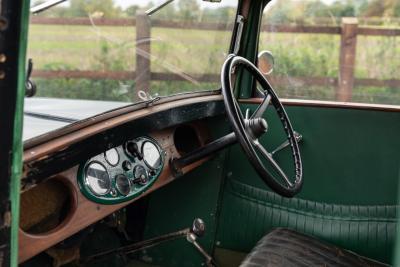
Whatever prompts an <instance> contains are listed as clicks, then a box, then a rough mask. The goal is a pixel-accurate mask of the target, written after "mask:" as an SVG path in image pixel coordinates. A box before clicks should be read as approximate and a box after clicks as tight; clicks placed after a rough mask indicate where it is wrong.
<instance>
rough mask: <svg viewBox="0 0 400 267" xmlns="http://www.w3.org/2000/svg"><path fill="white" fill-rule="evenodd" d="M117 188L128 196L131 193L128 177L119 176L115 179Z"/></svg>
mask: <svg viewBox="0 0 400 267" xmlns="http://www.w3.org/2000/svg"><path fill="white" fill-rule="evenodd" d="M115 187H116V188H117V189H118V192H120V193H121V194H122V195H124V196H127V195H128V194H129V193H130V192H131V183H130V182H129V179H128V177H126V176H125V175H122V174H119V175H117V176H116V177H115Z"/></svg>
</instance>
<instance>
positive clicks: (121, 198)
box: [77, 136, 165, 205]
mask: <svg viewBox="0 0 400 267" xmlns="http://www.w3.org/2000/svg"><path fill="white" fill-rule="evenodd" d="M132 141H133V142H136V143H137V144H138V147H139V148H140V150H142V146H143V144H144V143H145V142H146V141H148V142H151V143H153V144H154V145H155V146H156V147H157V149H158V151H159V153H160V155H161V164H160V166H159V167H158V168H157V169H150V168H149V167H148V166H147V164H146V163H145V162H144V159H142V160H139V159H138V158H134V157H132V156H131V155H129V154H128V153H127V152H126V151H125V147H124V146H125V144H123V145H120V146H118V147H114V148H115V149H116V150H117V151H118V155H119V160H118V164H116V165H115V166H112V165H110V164H109V163H108V162H107V160H106V158H105V152H106V151H104V152H103V153H101V154H99V155H97V156H94V157H92V158H91V159H89V160H88V161H86V162H85V163H84V164H81V165H80V166H79V168H78V175H77V180H78V186H79V189H80V190H81V192H82V194H83V195H84V196H85V197H86V198H88V199H89V200H91V201H93V202H96V203H99V204H107V205H111V204H118V203H123V202H126V201H129V200H131V199H134V198H136V197H138V196H140V195H141V194H143V193H144V192H146V191H147V190H148V189H149V188H150V187H151V186H152V185H153V184H154V182H155V181H156V180H157V178H158V177H159V176H160V173H161V171H162V170H163V168H164V160H165V152H164V150H163V149H162V148H161V147H160V146H159V144H158V143H157V142H156V141H155V140H154V139H152V138H150V137H147V136H144V137H139V138H135V139H133V140H132ZM110 149H112V148H110ZM124 161H129V162H130V163H131V165H132V168H131V170H129V171H125V170H124V169H123V167H122V163H123V162H124ZM93 162H98V163H101V164H102V165H103V166H104V167H105V168H106V170H107V173H108V175H109V177H110V181H111V188H114V189H115V191H116V193H117V195H116V196H113V195H112V194H111V190H110V192H108V193H107V194H105V195H103V196H98V195H96V194H94V193H92V191H91V190H90V188H89V187H88V186H87V184H86V183H85V174H86V169H87V167H88V166H89V165H90V164H91V163H93ZM138 165H140V166H143V167H144V168H145V169H146V171H147V173H148V178H149V181H148V182H147V184H146V185H138V184H133V183H131V192H130V193H129V194H128V195H126V196H125V195H122V194H121V193H120V192H119V191H118V190H117V188H116V185H115V177H116V176H117V175H119V174H123V175H125V176H126V177H128V179H129V180H130V181H132V180H133V179H134V174H133V170H134V169H135V167H136V166H138ZM149 170H152V171H154V175H150V174H149Z"/></svg>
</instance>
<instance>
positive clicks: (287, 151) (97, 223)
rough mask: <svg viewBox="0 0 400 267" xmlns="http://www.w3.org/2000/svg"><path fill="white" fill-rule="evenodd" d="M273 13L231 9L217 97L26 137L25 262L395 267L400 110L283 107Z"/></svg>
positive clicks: (213, 93) (126, 108) (195, 97)
mask: <svg viewBox="0 0 400 267" xmlns="http://www.w3.org/2000/svg"><path fill="white" fill-rule="evenodd" d="M167 2H171V1H166V2H165V1H164V3H161V5H159V6H157V5H156V6H155V7H154V8H153V9H152V10H150V11H148V12H150V13H153V12H154V13H155V14H154V15H152V16H156V15H157V13H156V12H158V11H157V10H158V9H160V8H162V5H166V4H168V3H167ZM199 2H201V1H199ZM207 2H208V1H207ZM210 2H215V3H207V4H212V5H219V4H220V2H221V1H210ZM223 2H224V0H222V2H221V3H223ZM205 3H206V2H205ZM269 4H270V1H269V0H260V1H253V0H251V1H250V0H240V1H238V2H235V8H236V14H234V15H232V21H230V23H231V25H232V29H231V34H230V35H229V36H228V37H229V38H228V37H227V38H225V39H227V43H226V47H227V49H226V53H225V54H224V56H223V60H221V64H219V68H220V74H219V77H218V85H217V86H216V87H215V88H214V90H202V91H197V92H183V93H179V94H170V95H167V96H163V95H160V96H156V97H153V96H150V95H146V94H145V95H144V96H143V97H142V98H141V99H142V101H137V102H136V103H132V104H129V103H128V104H126V105H122V106H115V107H113V108H110V109H108V110H104V111H103V112H101V113H95V114H92V115H91V116H88V117H86V118H83V119H79V120H76V121H68V123H67V125H61V126H60V127H56V128H55V129H53V130H52V131H49V132H45V133H40V134H38V135H35V136H33V137H32V136H29V138H27V140H25V141H24V151H23V174H22V178H21V199H20V219H19V236H18V240H19V241H18V242H19V246H18V247H19V250H18V262H19V264H20V265H21V266H63V265H66V266H75V265H79V266H204V265H205V266H239V265H240V266H386V265H394V264H395V260H396V255H398V254H399V252H398V251H399V250H398V249H397V250H396V234H397V231H399V226H398V222H399V218H398V216H399V204H398V196H399V195H398V194H399V171H400V165H399V159H400V149H399V148H400V139H399V138H398V136H399V132H400V123H399V122H400V112H399V111H400V108H399V106H398V105H384V104H376V103H365V104H361V103H353V102H351V101H348V102H347V101H342V102H340V101H326V100H324V101H323V100H318V99H308V100H304V99H296V98H289V99H288V98H281V97H280V91H279V90H275V89H274V84H273V82H272V81H271V80H270V78H269V77H270V76H269V75H266V74H265V72H264V71H263V70H262V68H261V66H260V64H259V63H260V62H258V61H261V58H260V57H258V55H259V53H260V52H261V51H262V49H264V48H263V47H261V45H259V39H260V35H261V31H262V30H261V25H262V21H263V19H264V16H265V17H266V16H268V12H266V11H265V10H264V8H265V7H266V6H268V5H269ZM138 24H139V23H138ZM43 27H44V26H43ZM137 27H139V25H137ZM204 34H207V31H204ZM221 38H222V37H221ZM225 39H224V40H225ZM28 42H29V40H28ZM206 48H210V47H206ZM152 49H153V48H152ZM183 52H184V51H182V53H183ZM267 55H268V54H267ZM267 57H268V56H267ZM192 60H193V63H192V64H196V58H192ZM276 60H277V59H276ZM33 62H35V58H33ZM275 64H279V63H278V62H275ZM136 71H137V72H139V71H140V70H136ZM397 74H399V73H397ZM136 75H138V74H136ZM398 77H399V76H397V78H398ZM33 80H35V79H34V78H33ZM205 89H208V88H205ZM36 90H38V91H40V90H41V88H40V85H37V88H36ZM29 101H35V97H33V98H32V99H26V102H25V105H27V103H29ZM399 103H400V102H399ZM99 105H101V104H99ZM26 108H27V107H26ZM84 109H85V108H84V107H81V108H76V109H74V112H76V113H82V112H83V111H84ZM25 116H31V117H34V118H32V120H33V119H36V120H39V119H48V118H44V117H43V116H44V115H43V114H39V113H38V114H36V113H35V114H34V113H33V112H31V113H28V112H26V114H25ZM53 119H54V118H53ZM62 122H64V121H62V119H60V120H59V121H58V123H62ZM30 127H34V125H33V124H32V125H31V124H28V122H25V128H24V134H25V132H26V131H28V130H29V129H30Z"/></svg>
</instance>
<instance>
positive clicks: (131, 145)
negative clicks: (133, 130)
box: [126, 141, 143, 160]
mask: <svg viewBox="0 0 400 267" xmlns="http://www.w3.org/2000/svg"><path fill="white" fill-rule="evenodd" d="M126 151H127V152H128V153H129V154H130V155H131V156H132V157H135V158H138V159H139V160H142V159H143V155H142V153H141V152H140V149H139V147H138V145H137V144H136V142H133V141H129V142H128V143H126Z"/></svg>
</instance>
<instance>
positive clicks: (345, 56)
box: [31, 15, 400, 101]
mask: <svg viewBox="0 0 400 267" xmlns="http://www.w3.org/2000/svg"><path fill="white" fill-rule="evenodd" d="M31 23H32V24H44V25H92V24H94V25H96V26H135V27H136V29H137V30H136V41H138V42H137V45H136V70H140V74H137V72H131V71H112V72H109V71H108V72H103V71H48V70H35V71H34V72H33V73H32V75H33V77H39V78H66V77H67V78H86V79H114V80H134V79H135V80H136V89H137V90H144V91H146V90H147V89H148V88H149V87H150V81H152V80H153V81H154V80H155V81H166V80H168V81H171V80H173V81H184V80H185V77H182V75H178V74H171V73H159V72H151V69H150V58H149V56H148V55H149V54H150V52H151V51H150V42H140V41H141V40H150V38H151V27H158V28H175V29H197V30H218V31H227V30H228V29H232V28H233V25H232V24H226V23H222V24H216V23H203V22H202V23H196V22H190V23H189V22H188V23H183V24H182V23H177V22H173V21H159V20H151V22H150V20H149V18H148V16H146V15H137V17H136V19H93V20H90V19H89V18H45V17H33V18H32V19H31ZM261 31H265V32H279V33H302V34H307V33H308V34H332V35H340V54H339V58H338V61H339V77H337V78H335V77H292V80H296V81H298V82H300V83H302V84H305V85H308V86H328V85H330V86H334V87H335V88H336V100H338V101H350V100H351V97H352V90H353V88H354V86H375V87H399V88H400V79H390V80H380V79H356V78H355V77H354V69H355V60H356V47H357V37H358V36H359V35H364V36H392V37H394V36H399V37H400V29H384V28H378V27H375V28H373V27H359V26H358V20H357V19H356V18H343V19H342V24H341V26H338V27H332V26H302V25H296V26H292V25H263V26H262V28H261ZM190 76H191V77H194V78H195V80H197V81H199V82H218V81H219V74H205V75H196V74H190ZM270 79H272V81H271V82H272V83H273V84H277V85H284V84H285V83H287V79H285V78H284V77H273V78H271V77H270Z"/></svg>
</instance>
